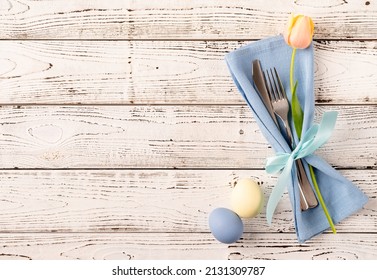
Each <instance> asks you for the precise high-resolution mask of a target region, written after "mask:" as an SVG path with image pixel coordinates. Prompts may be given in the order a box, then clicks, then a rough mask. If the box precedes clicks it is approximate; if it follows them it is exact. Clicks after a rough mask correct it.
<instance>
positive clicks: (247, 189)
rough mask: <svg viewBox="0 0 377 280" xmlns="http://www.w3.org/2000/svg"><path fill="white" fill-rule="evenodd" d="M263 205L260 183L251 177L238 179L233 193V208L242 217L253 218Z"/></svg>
mask: <svg viewBox="0 0 377 280" xmlns="http://www.w3.org/2000/svg"><path fill="white" fill-rule="evenodd" d="M262 206H263V193H262V191H261V189H260V187H259V186H258V184H257V183H256V182H255V181H253V180H251V179H249V178H245V179H240V180H238V181H237V183H236V185H235V187H234V189H233V191H232V195H231V208H232V210H233V211H234V212H235V213H237V215H238V216H240V217H241V218H252V217H255V216H256V215H258V214H259V212H260V211H261V208H262Z"/></svg>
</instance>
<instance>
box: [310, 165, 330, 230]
mask: <svg viewBox="0 0 377 280" xmlns="http://www.w3.org/2000/svg"><path fill="white" fill-rule="evenodd" d="M309 170H310V176H311V177H312V181H313V185H314V189H315V191H316V193H317V196H318V200H319V203H320V204H321V206H322V208H323V212H325V215H326V218H327V220H328V221H329V224H330V227H331V230H332V232H333V233H334V234H336V229H335V226H334V223H333V221H332V219H331V216H330V214H329V211H328V210H327V207H326V204H325V201H324V200H323V197H322V194H321V191H320V190H319V186H318V183H317V179H316V178H315V174H314V169H313V166H311V165H309Z"/></svg>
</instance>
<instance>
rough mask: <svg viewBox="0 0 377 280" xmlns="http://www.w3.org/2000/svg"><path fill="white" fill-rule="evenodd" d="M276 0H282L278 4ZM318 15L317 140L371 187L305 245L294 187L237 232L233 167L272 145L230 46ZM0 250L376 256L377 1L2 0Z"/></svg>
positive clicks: (65, 254)
mask: <svg viewBox="0 0 377 280" xmlns="http://www.w3.org/2000/svg"><path fill="white" fill-rule="evenodd" d="M272 2H273V3H272ZM292 11H294V12H301V13H305V14H307V15H310V16H312V17H313V19H314V21H315V23H316V34H315V42H314V47H315V92H316V103H317V106H316V110H317V112H318V115H319V114H320V113H321V112H323V111H324V110H333V109H334V110H338V111H339V112H340V116H339V121H338V122H337V126H336V131H335V133H334V135H333V136H332V137H331V140H330V142H329V143H327V144H326V145H325V147H324V148H322V149H321V150H320V151H319V152H318V154H320V155H322V156H323V157H324V158H325V159H326V160H327V161H328V162H329V163H331V164H332V165H333V166H335V167H336V168H338V169H339V171H340V172H341V173H342V174H344V176H346V177H347V178H349V179H350V180H352V181H353V182H355V183H356V184H357V185H358V186H359V187H360V188H361V189H362V190H363V191H364V192H365V193H366V194H367V195H368V196H369V198H370V200H369V202H368V204H367V205H366V207H365V209H363V210H362V211H360V212H359V213H357V214H356V215H353V216H352V217H350V218H348V219H346V220H344V221H343V222H342V223H341V224H339V225H338V226H337V228H338V232H339V233H338V234H337V235H333V234H331V233H329V232H327V233H324V234H322V235H321V236H319V237H316V238H314V239H312V240H311V241H308V242H307V243H305V244H303V245H299V244H298V242H297V240H296V236H295V233H294V228H293V220H292V214H291V210H290V206H289V201H288V198H287V197H284V199H283V201H282V202H281V204H280V205H279V207H278V209H277V213H276V218H275V220H274V223H273V225H272V226H271V227H268V226H267V224H266V221H265V215H264V211H263V212H262V214H261V215H259V216H258V217H257V218H255V219H251V220H250V219H249V220H245V234H244V235H243V237H242V239H241V240H240V241H239V242H237V243H235V244H232V245H224V244H220V243H218V242H217V241H215V240H214V238H213V237H212V236H211V234H210V233H209V229H208V224H207V218H208V213H209V212H210V211H211V210H212V209H214V208H216V207H220V206H225V207H227V206H229V194H230V192H231V185H232V181H234V180H236V179H237V178H241V177H252V178H254V179H256V180H257V181H258V182H259V183H260V185H261V187H262V188H263V191H264V193H265V195H266V196H267V195H268V194H269V192H270V190H271V187H272V186H273V184H274V183H275V182H276V178H275V177H273V176H269V175H267V174H266V173H265V171H264V170H263V165H264V159H265V157H266V156H269V155H271V154H272V150H271V148H270V147H269V146H268V145H267V142H266V141H265V139H264V138H263V136H262V135H261V133H260V131H259V129H258V126H257V125H256V123H255V122H254V120H253V118H252V116H251V112H250V110H249V109H248V107H247V106H246V104H245V102H244V101H243V100H242V98H241V97H240V95H239V93H238V92H237V89H236V88H235V86H234V84H233V82H232V80H231V78H230V76H229V73H228V70H227V68H226V65H225V62H224V55H225V54H226V53H227V52H229V51H232V50H234V49H236V48H237V47H240V46H242V45H244V44H247V43H248V42H250V41H253V40H258V39H261V38H264V37H267V36H272V35H276V34H278V33H280V32H281V31H282V30H283V29H284V26H285V22H286V19H287V17H288V15H289V13H290V12H292ZM0 39H1V40H0V105H1V106H0V124H1V126H0V183H1V188H0V258H3V259H377V189H376V183H377V146H376V143H377V123H376V121H375V120H376V119H377V110H376V108H377V90H376V86H377V74H376V73H377V2H376V1H375V0H369V1H364V0H347V1H345V0H318V1H312V0H296V1H285V0H274V1H269V3H268V4H266V1H265V0H254V1H249V0H241V1H233V0H205V1H204V0H203V1H199V0H194V1H188V0H186V1H176V0H160V1H141V0H140V1H127V0H126V1H124V0H112V1H107V0H91V1H88V0H75V1H66V0H49V1H48V0H44V1H33V0H0Z"/></svg>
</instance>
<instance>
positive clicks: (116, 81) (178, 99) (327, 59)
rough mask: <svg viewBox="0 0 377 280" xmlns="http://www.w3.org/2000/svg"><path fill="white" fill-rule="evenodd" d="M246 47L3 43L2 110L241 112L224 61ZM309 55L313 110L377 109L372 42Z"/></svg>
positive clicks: (331, 46)
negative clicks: (151, 107)
mask: <svg viewBox="0 0 377 280" xmlns="http://www.w3.org/2000/svg"><path fill="white" fill-rule="evenodd" d="M247 43H248V42H246V41H237V42H236V41H214V42H211V41H189V42H187V41H147V42H145V41H118V42H113V41H0V86H1V88H2V94H1V95H0V103H2V104H22V103H24V104H25V103H27V104H40V103H43V104H73V103H74V104H162V103H163V104H229V103H232V104H244V103H245V102H244V100H243V99H242V97H241V95H240V94H239V92H238V91H237V89H236V87H235V85H234V83H233V81H232V80H231V77H230V73H229V71H228V69H227V66H226V63H225V61H224V56H225V54H226V53H228V52H230V51H232V50H234V49H236V48H239V47H241V46H243V45H245V44H247ZM314 47H315V61H314V62H315V77H314V80H315V95H316V101H317V103H327V104H350V103H351V104H376V103H377V93H376V92H375V91H373V90H372V89H373V88H375V87H376V85H377V82H376V79H375V73H376V72H377V62H376V59H375V58H376V56H377V43H376V42H375V41H372V42H358V41H353V42H344V41H321V42H316V43H314Z"/></svg>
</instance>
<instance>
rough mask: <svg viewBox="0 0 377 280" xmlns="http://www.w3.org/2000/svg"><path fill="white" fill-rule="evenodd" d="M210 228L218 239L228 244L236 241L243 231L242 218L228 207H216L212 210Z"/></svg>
mask: <svg viewBox="0 0 377 280" xmlns="http://www.w3.org/2000/svg"><path fill="white" fill-rule="evenodd" d="M209 228H210V229H211V232H212V234H213V236H214V237H215V238H216V239H217V240H218V241H220V242H222V243H226V244H230V243H234V242H236V241H237V240H238V239H240V237H241V236H242V233H243V223H242V221H241V218H240V217H239V216H238V215H237V214H236V213H234V212H233V211H232V210H229V209H227V208H216V209H215V210H213V211H212V212H211V214H210V215H209Z"/></svg>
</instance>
